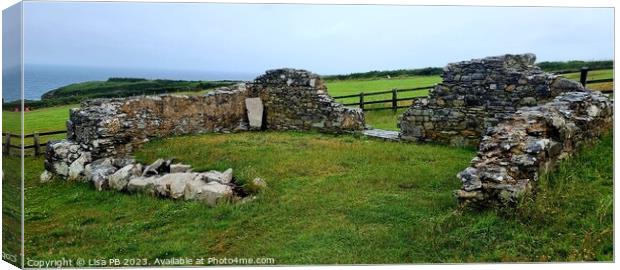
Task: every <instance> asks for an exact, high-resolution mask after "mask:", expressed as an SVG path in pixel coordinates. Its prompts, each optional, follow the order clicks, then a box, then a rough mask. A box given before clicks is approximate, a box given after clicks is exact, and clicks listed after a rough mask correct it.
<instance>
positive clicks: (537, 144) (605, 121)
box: [456, 91, 613, 206]
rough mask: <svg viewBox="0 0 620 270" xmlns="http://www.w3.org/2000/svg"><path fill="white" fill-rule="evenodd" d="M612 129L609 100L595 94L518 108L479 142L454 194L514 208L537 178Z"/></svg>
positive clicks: (575, 94)
mask: <svg viewBox="0 0 620 270" xmlns="http://www.w3.org/2000/svg"><path fill="white" fill-rule="evenodd" d="M612 125H613V104H612V101H611V100H610V99H609V98H608V97H607V96H606V95H604V94H601V93H600V92H592V91H586V92H569V93H564V94H561V95H560V96H558V97H556V98H555V99H554V100H553V101H551V102H549V103H546V104H544V105H541V106H535V107H523V108H521V109H520V110H518V111H517V112H516V113H514V114H512V115H511V116H510V117H509V118H508V119H507V120H506V121H504V122H502V123H500V124H499V125H497V126H496V127H494V128H493V129H492V130H490V131H489V133H488V134H487V135H485V136H484V138H482V141H481V143H480V146H479V150H478V155H477V156H476V157H475V158H474V159H473V160H472V161H471V166H470V167H468V168H466V169H465V170H463V171H462V172H460V173H459V174H458V177H459V178H460V180H461V181H462V183H463V186H462V188H461V189H460V190H458V191H456V196H457V197H458V199H459V200H460V201H461V202H462V203H464V204H467V205H476V206H488V205H489V204H496V203H498V204H509V203H514V202H516V201H517V200H518V198H519V197H520V196H521V195H523V194H524V193H527V192H528V191H530V190H532V188H533V187H534V185H535V183H536V181H537V180H538V177H539V175H540V173H543V172H546V171H548V170H550V169H552V168H553V167H554V164H556V162H557V161H558V160H561V159H563V158H564V157H567V156H569V155H570V154H572V153H574V152H575V151H577V150H578V149H579V148H580V146H581V145H584V144H587V143H588V142H590V141H592V140H594V139H596V138H597V137H599V136H600V135H601V134H603V133H606V132H608V131H609V130H610V129H611V128H612Z"/></svg>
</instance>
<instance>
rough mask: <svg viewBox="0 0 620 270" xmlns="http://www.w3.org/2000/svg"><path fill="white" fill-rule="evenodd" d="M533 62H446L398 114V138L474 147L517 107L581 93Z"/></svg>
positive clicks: (515, 58)
mask: <svg viewBox="0 0 620 270" xmlns="http://www.w3.org/2000/svg"><path fill="white" fill-rule="evenodd" d="M535 60H536V56H535V55H533V54H522V55H502V56H494V57H487V58H483V59H473V60H470V61H463V62H458V63H452V64H448V65H447V66H446V67H445V68H444V71H443V73H442V79H443V81H442V82H441V83H439V84H438V85H436V86H435V87H434V89H433V90H432V91H431V93H430V95H429V97H428V98H426V99H421V100H417V101H416V102H415V103H414V104H413V105H412V106H411V107H410V108H409V109H408V110H407V111H405V113H404V114H403V115H402V116H401V119H400V123H399V125H400V128H401V137H402V139H404V140H412V141H433V142H440V143H447V144H452V145H470V146H476V145H477V144H478V142H479V141H480V138H481V137H482V135H483V134H484V133H485V132H486V131H487V130H488V129H489V128H491V127H494V126H496V125H497V124H498V123H500V122H501V121H503V120H505V119H507V118H509V117H510V116H511V115H512V114H513V113H514V112H515V111H517V109H518V108H520V107H523V106H536V105H539V104H543V103H545V102H548V101H550V100H551V99H553V97H555V96H557V95H559V94H561V93H564V92H570V91H585V89H584V88H583V87H582V86H581V85H580V84H579V83H577V82H574V81H571V80H567V79H564V78H562V77H558V76H555V75H553V74H550V73H546V72H543V71H542V70H541V69H540V68H538V67H536V66H535V65H534V62H535Z"/></svg>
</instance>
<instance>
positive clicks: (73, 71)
mask: <svg viewBox="0 0 620 270" xmlns="http://www.w3.org/2000/svg"><path fill="white" fill-rule="evenodd" d="M4 72H5V73H4V74H3V91H2V97H3V99H4V101H5V102H10V101H14V100H19V99H20V95H19V83H20V82H19V78H18V75H19V73H18V72H17V71H15V70H12V71H10V70H5V71H4ZM258 75H259V74H258V73H245V72H214V71H197V70H166V69H156V68H152V69H150V68H142V69H138V68H105V67H80V66H52V65H26V66H25V67H24V99H29V100H40V99H41V96H42V95H43V94H44V93H46V92H48V91H50V90H54V89H57V88H59V87H63V86H66V85H69V84H73V83H80V82H86V81H105V80H107V79H108V78H111V77H131V78H144V79H169V80H188V81H198V80H206V81H212V80H239V81H248V80H252V79H254V78H255V77H256V76H258Z"/></svg>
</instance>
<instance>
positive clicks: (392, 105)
mask: <svg viewBox="0 0 620 270" xmlns="http://www.w3.org/2000/svg"><path fill="white" fill-rule="evenodd" d="M433 87H434V85H429V86H422V87H416V88H405V89H396V88H394V89H392V90H387V91H377V92H368V93H365V92H360V93H359V94H353V95H344V96H336V97H333V98H334V99H346V98H357V99H358V101H357V102H349V103H343V105H345V106H358V107H360V108H361V109H362V110H364V111H373V110H389V109H392V110H393V111H396V110H397V109H399V108H408V107H409V105H407V106H399V105H398V102H399V101H407V100H415V99H419V98H423V96H420V97H404V98H403V97H401V98H399V97H398V94H399V93H405V92H414V91H424V90H429V89H431V88H433ZM386 94H392V97H391V98H390V99H383V100H372V101H365V100H364V99H365V98H366V97H368V96H377V95H386ZM382 103H388V104H390V106H389V107H373V108H366V105H369V104H382Z"/></svg>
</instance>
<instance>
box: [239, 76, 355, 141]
mask: <svg viewBox="0 0 620 270" xmlns="http://www.w3.org/2000/svg"><path fill="white" fill-rule="evenodd" d="M248 88H249V90H250V95H251V96H255V97H260V99H261V100H262V101H263V103H264V106H265V110H266V118H265V121H266V123H265V127H266V128H267V129H270V130H311V129H316V130H320V131H325V132H346V131H356V130H362V129H364V114H363V112H362V110H361V109H358V108H348V107H345V106H344V105H342V104H340V103H337V102H335V101H334V99H333V98H332V97H330V96H329V95H328V93H327V87H326V86H325V84H324V83H323V81H322V80H321V79H320V78H319V76H318V75H316V74H313V73H310V72H308V71H305V70H298V69H276V70H269V71H267V72H266V73H265V74H264V75H262V76H260V77H258V78H256V80H254V82H253V83H252V84H251V85H249V86H248Z"/></svg>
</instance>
